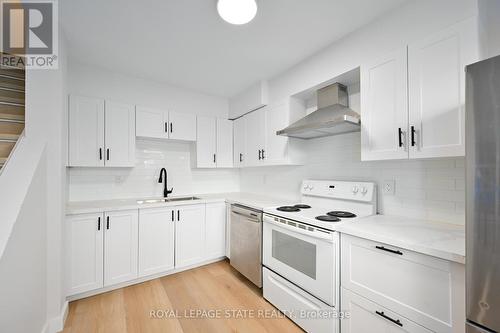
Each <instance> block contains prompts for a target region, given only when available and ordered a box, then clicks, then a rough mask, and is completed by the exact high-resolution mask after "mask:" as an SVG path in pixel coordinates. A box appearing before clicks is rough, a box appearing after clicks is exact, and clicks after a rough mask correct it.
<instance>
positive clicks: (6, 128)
mask: <svg viewBox="0 0 500 333" xmlns="http://www.w3.org/2000/svg"><path fill="white" fill-rule="evenodd" d="M23 131H24V123H22V122H15V121H11V120H5V121H2V120H1V119H0V137H1V136H2V135H4V134H6V135H7V134H15V135H19V134H21V133H22V132H23Z"/></svg>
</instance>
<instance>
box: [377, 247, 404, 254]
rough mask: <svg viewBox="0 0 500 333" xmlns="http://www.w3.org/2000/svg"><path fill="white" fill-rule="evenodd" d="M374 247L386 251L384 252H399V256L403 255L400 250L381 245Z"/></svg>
mask: <svg viewBox="0 0 500 333" xmlns="http://www.w3.org/2000/svg"><path fill="white" fill-rule="evenodd" d="M375 248H377V249H379V250H382V251H386V252H390V253H394V254H399V255H400V256H402V255H403V252H401V251H398V250H391V249H388V248H386V247H383V246H375Z"/></svg>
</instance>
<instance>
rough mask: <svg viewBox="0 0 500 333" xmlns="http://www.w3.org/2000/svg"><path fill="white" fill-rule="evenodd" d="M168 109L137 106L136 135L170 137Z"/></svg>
mask: <svg viewBox="0 0 500 333" xmlns="http://www.w3.org/2000/svg"><path fill="white" fill-rule="evenodd" d="M168 127H169V126H168V111H164V110H159V109H152V108H146V107H143V106H137V107H136V110H135V135H136V136H139V137H145V138H154V139H168V132H169V128H168Z"/></svg>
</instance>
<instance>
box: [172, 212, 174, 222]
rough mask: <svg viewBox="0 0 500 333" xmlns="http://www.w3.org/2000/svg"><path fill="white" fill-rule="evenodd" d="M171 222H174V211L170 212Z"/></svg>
mask: <svg viewBox="0 0 500 333" xmlns="http://www.w3.org/2000/svg"><path fill="white" fill-rule="evenodd" d="M172 222H174V211H172Z"/></svg>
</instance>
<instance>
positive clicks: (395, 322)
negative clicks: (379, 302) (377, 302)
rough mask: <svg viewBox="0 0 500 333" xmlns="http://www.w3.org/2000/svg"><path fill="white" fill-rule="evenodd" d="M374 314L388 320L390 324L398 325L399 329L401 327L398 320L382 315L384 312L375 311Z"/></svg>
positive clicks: (401, 324)
mask: <svg viewBox="0 0 500 333" xmlns="http://www.w3.org/2000/svg"><path fill="white" fill-rule="evenodd" d="M375 313H376V314H378V315H379V316H380V317H382V318H384V319H387V320H389V321H390V322H393V323H394V324H396V325H398V326H399V327H403V323H402V322H401V321H400V320H399V319H392V318H391V317H389V316H388V315H386V314H385V313H384V311H375Z"/></svg>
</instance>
